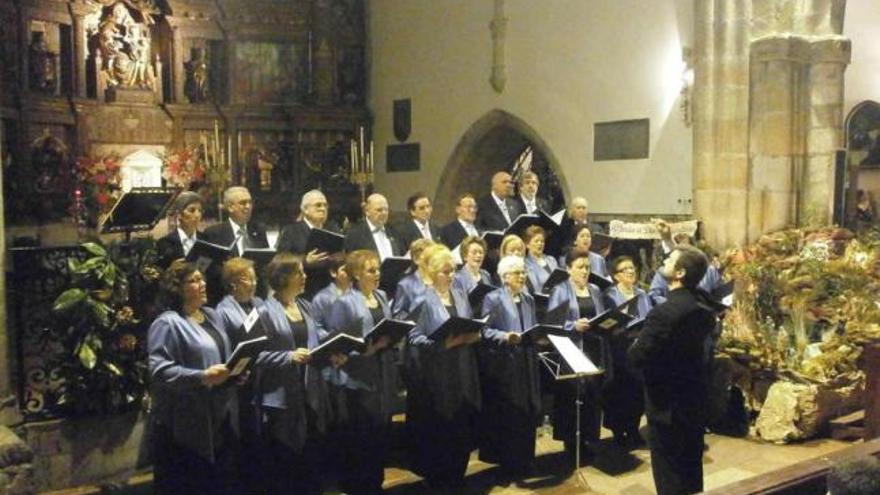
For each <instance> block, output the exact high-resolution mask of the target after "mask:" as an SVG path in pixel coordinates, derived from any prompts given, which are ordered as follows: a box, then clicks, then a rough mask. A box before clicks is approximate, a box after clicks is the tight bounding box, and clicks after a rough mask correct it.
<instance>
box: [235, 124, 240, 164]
mask: <svg viewBox="0 0 880 495" xmlns="http://www.w3.org/2000/svg"><path fill="white" fill-rule="evenodd" d="M237 144H238V150H237V151H238V154H237V155H236V156H237V157H238V158H239V159H240V158H241V131H238V143H237ZM235 161H238V160H235Z"/></svg>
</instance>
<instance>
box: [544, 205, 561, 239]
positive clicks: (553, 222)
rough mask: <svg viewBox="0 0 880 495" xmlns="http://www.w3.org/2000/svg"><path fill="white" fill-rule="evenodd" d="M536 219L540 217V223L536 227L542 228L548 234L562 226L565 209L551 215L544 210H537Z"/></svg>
mask: <svg viewBox="0 0 880 495" xmlns="http://www.w3.org/2000/svg"><path fill="white" fill-rule="evenodd" d="M538 217H540V223H539V224H538V225H540V226H541V227H544V230H546V231H547V233H548V234H549V233H550V232H552V231H553V230H554V229H556V228H558V227H559V226H560V225H562V221H563V220H564V219H565V208H563V209H561V210H559V211H557V212H556V213H554V214H552V215H551V214H549V213H547V212H546V211H544V210H538Z"/></svg>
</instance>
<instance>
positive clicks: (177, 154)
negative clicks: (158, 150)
mask: <svg viewBox="0 0 880 495" xmlns="http://www.w3.org/2000/svg"><path fill="white" fill-rule="evenodd" d="M162 161H163V163H164V166H163V167H162V178H164V179H165V183H166V185H168V186H172V187H179V188H181V189H183V190H184V191H186V190H189V189H190V187H191V186H192V184H193V183H194V182H195V183H199V182H202V181H204V180H205V165H204V163H203V160H202V156H201V153H199V151H198V149H197V148H193V149H185V148H184V149H182V150H180V151H173V152H171V153H167V154H165V156H164V157H163V159H162Z"/></svg>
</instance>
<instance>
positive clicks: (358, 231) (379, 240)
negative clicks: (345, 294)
mask: <svg viewBox="0 0 880 495" xmlns="http://www.w3.org/2000/svg"><path fill="white" fill-rule="evenodd" d="M364 216H365V218H364V221H363V222H360V223H357V224H355V225H352V226H351V227H350V228H349V229H348V232H347V233H346V234H345V250H346V252H351V251H354V250H356V249H370V250H372V251H376V252H377V253H378V254H379V259H380V260H383V261H384V260H385V258H387V257H389V256H402V255H403V254H404V253H405V252H406V251H405V250H404V249H402V248H401V246H400V243H399V242H398V241H397V239H396V235H395V234H394V231H393V230H392V229H391V228H389V227H387V226H386V225H385V224H386V223H388V200H387V199H385V196H382V195H381V194H377V193H374V194H371V195H370V196H369V197H367V201H366V203H364Z"/></svg>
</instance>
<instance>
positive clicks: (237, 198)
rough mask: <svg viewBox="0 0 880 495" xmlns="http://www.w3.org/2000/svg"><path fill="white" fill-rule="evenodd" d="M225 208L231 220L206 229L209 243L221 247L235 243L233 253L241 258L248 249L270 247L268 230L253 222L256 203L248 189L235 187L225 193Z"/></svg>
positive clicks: (206, 237)
mask: <svg viewBox="0 0 880 495" xmlns="http://www.w3.org/2000/svg"><path fill="white" fill-rule="evenodd" d="M223 208H224V209H225V210H226V213H227V214H228V215H229V218H228V219H227V220H226V221H225V222H221V223H217V224H214V225H212V226H210V227H208V228H207V229H205V239H206V240H207V241H208V242H212V243H214V244H219V245H221V246H229V245H230V244H232V243H233V242H235V246H234V247H233V251H235V255H236V256H241V255H242V253H244V250H245V249H247V248H267V247H269V239H268V238H267V237H266V230H265V229H264V228H263V227H262V226H261V225H259V224H257V223H256V222H251V216H252V214H253V211H254V203H253V199H252V198H251V193H250V191H248V190H247V188H246V187H241V186H233V187H230V188H229V189H227V190H226V191H224V192H223Z"/></svg>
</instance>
